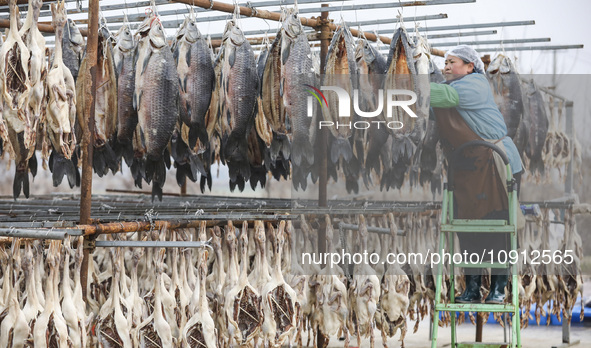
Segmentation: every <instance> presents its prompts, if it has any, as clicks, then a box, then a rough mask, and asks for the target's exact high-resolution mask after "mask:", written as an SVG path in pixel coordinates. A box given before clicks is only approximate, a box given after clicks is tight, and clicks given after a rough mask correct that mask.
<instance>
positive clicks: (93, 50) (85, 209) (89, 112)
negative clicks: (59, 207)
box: [80, 0, 99, 299]
mask: <svg viewBox="0 0 591 348" xmlns="http://www.w3.org/2000/svg"><path fill="white" fill-rule="evenodd" d="M98 13H99V0H90V1H89V3H88V19H89V25H88V40H87V42H86V63H87V64H86V67H87V69H88V70H87V71H84V72H82V73H84V74H87V75H88V74H90V75H89V76H90V81H89V82H90V86H88V85H87V86H85V88H84V93H85V94H84V96H83V98H86V105H87V108H86V110H84V115H85V116H86V117H85V122H84V123H85V124H82V125H81V126H82V129H83V130H85V131H84V134H83V136H82V150H83V151H82V178H81V185H82V187H81V188H80V223H81V224H89V223H90V209H91V204H92V203H91V198H92V152H93V136H92V134H93V133H94V107H95V96H96V64H97V51H98ZM87 81H88V80H87ZM85 128H86V129H85ZM88 258H89V255H88V249H84V258H83V259H82V270H81V272H82V273H81V275H80V281H81V282H82V295H83V297H84V299H86V288H87V284H88Z"/></svg>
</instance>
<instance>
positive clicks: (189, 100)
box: [174, 16, 215, 148]
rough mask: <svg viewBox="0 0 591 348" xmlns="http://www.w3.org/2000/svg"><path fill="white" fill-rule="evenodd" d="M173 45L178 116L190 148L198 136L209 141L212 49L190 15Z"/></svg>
mask: <svg viewBox="0 0 591 348" xmlns="http://www.w3.org/2000/svg"><path fill="white" fill-rule="evenodd" d="M175 46H176V47H175V49H174V56H175V59H176V61H177V72H178V75H179V81H180V98H181V103H180V118H181V120H182V122H183V123H185V124H186V125H188V126H189V128H190V131H189V144H188V145H189V147H191V148H193V147H195V144H196V143H197V138H199V140H200V141H201V143H204V144H205V143H207V142H208V141H209V140H208V134H207V129H206V124H205V116H206V114H207V111H208V110H209V105H210V102H211V95H212V92H213V90H214V84H215V80H214V79H215V74H214V70H213V62H212V60H211V50H210V48H209V46H208V44H207V41H206V40H205V38H204V37H203V36H202V35H201V33H200V32H199V29H198V28H197V25H196V22H195V19H194V18H192V16H191V17H186V18H185V21H184V22H183V30H182V32H181V33H180V36H178V35H177V42H176V45H175Z"/></svg>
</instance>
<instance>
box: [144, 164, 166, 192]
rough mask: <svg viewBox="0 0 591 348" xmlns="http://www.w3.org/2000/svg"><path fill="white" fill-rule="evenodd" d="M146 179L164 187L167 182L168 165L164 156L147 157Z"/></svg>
mask: <svg viewBox="0 0 591 348" xmlns="http://www.w3.org/2000/svg"><path fill="white" fill-rule="evenodd" d="M145 165H146V181H147V182H148V183H150V182H151V181H153V182H154V184H156V185H158V186H160V188H162V187H163V186H164V183H165V182H166V165H165V163H164V160H163V159H162V158H159V159H151V158H147V159H146V164H145Z"/></svg>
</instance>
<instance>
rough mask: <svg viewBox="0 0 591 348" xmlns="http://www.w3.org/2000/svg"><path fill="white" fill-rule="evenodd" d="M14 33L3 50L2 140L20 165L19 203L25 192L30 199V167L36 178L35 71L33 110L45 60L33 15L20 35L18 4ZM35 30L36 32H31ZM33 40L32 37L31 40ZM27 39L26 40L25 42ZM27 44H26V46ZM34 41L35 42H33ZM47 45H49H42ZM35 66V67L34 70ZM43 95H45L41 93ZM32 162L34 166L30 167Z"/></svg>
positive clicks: (0, 79) (12, 6) (12, 21)
mask: <svg viewBox="0 0 591 348" xmlns="http://www.w3.org/2000/svg"><path fill="white" fill-rule="evenodd" d="M9 6H10V29H9V31H8V33H7V35H6V41H5V42H4V44H3V45H2V48H0V82H1V84H2V86H1V87H0V92H1V94H2V96H1V100H0V137H1V138H2V141H3V148H4V149H5V150H6V151H8V153H9V154H10V157H11V159H14V160H15V162H16V166H17V168H16V171H15V176H14V182H13V197H14V198H15V199H16V198H17V197H18V196H19V195H20V193H21V189H22V191H23V193H24V195H25V197H29V164H30V165H31V168H30V170H31V173H33V176H34V174H35V172H36V166H37V163H36V159H33V160H30V161H29V159H30V158H33V157H34V156H33V154H34V152H35V140H36V139H35V134H36V132H35V130H34V129H33V125H34V121H33V115H32V112H31V106H32V105H31V103H30V97H31V96H30V94H31V92H32V81H31V79H30V78H31V76H30V75H31V69H34V70H36V71H35V78H36V79H37V81H36V87H37V89H36V90H35V91H33V92H34V102H33V106H36V105H35V104H36V103H37V102H38V103H40V102H41V100H42V98H38V97H39V95H38V94H39V93H38V92H39V87H41V89H42V88H43V87H42V85H40V84H42V81H41V80H42V78H41V70H42V67H43V64H44V62H45V61H44V59H41V57H40V56H41V54H40V53H39V50H40V49H41V47H39V44H40V43H39V42H37V35H35V34H36V33H37V32H38V30H37V32H35V29H36V26H35V25H34V23H33V13H34V12H36V13H37V14H38V13H39V11H38V9H37V11H34V10H32V11H29V14H28V15H27V28H24V29H25V30H23V33H19V30H18V24H17V18H18V15H17V14H16V11H17V6H16V2H12V1H10V2H9ZM32 26H34V28H31V27H32ZM29 34H30V35H29ZM29 36H32V38H31V37H29ZM23 37H24V40H23ZM25 41H26V42H25ZM30 41H32V42H30ZM42 43H43V45H44V44H45V41H43V42H42ZM28 44H32V47H31V48H32V49H33V50H34V51H33V54H34V56H33V57H32V60H31V51H30V49H29V47H28ZM43 53H44V52H43ZM31 63H32V64H33V66H31ZM41 92H42V91H41ZM29 162H30V163H29Z"/></svg>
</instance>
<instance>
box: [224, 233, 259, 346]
mask: <svg viewBox="0 0 591 348" xmlns="http://www.w3.org/2000/svg"><path fill="white" fill-rule="evenodd" d="M247 230H248V223H247V222H246V221H245V222H244V224H243V226H242V231H241V232H240V256H241V260H242V263H241V264H240V273H239V274H240V276H238V272H237V271H238V270H237V268H238V260H237V252H238V250H237V244H238V243H237V240H236V237H235V236H234V235H233V234H234V233H235V232H234V228H233V227H231V228H229V229H228V231H227V232H226V241H227V243H228V248H229V251H230V258H231V259H230V265H228V267H229V268H230V267H232V268H233V270H232V271H231V273H230V274H229V277H230V278H234V280H237V282H235V284H234V286H233V287H232V288H231V289H229V291H228V292H227V293H226V295H225V305H224V307H225V308H224V309H225V312H226V319H227V335H228V338H229V339H230V342H229V343H230V345H233V344H238V345H245V344H250V343H251V341H252V340H253V339H255V337H257V336H258V334H259V330H260V329H261V324H262V323H263V311H262V308H261V296H260V295H259V292H258V291H257V290H256V289H255V288H254V287H252V285H250V283H249V282H248V272H247V271H248V265H247V263H248V262H247V260H248V258H247V256H248V237H247ZM229 271H230V270H229ZM236 278H237V279H236Z"/></svg>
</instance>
